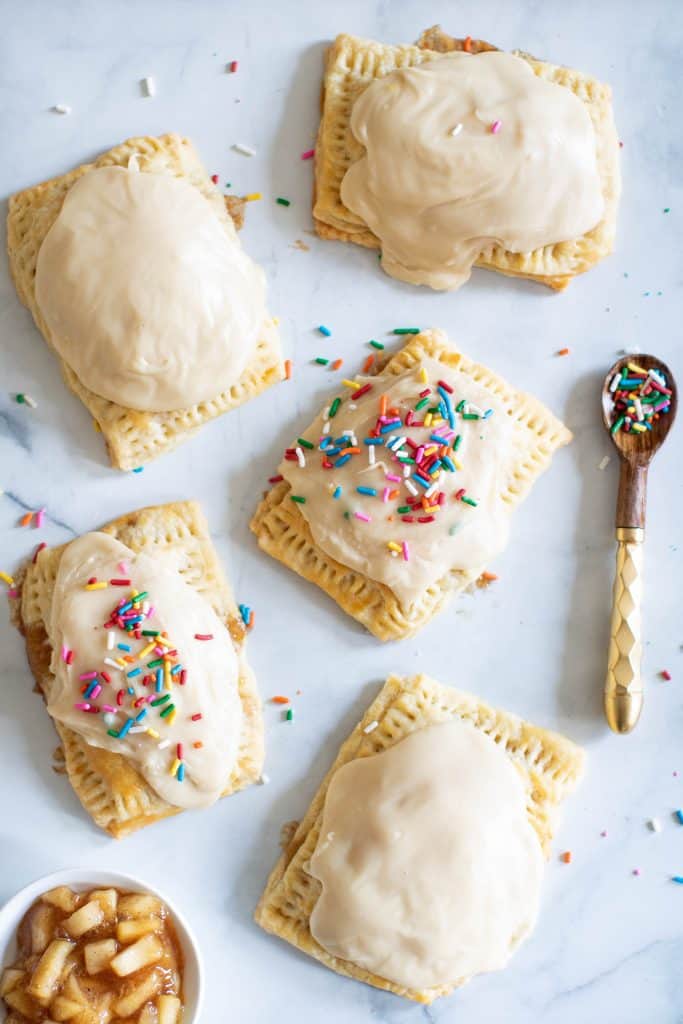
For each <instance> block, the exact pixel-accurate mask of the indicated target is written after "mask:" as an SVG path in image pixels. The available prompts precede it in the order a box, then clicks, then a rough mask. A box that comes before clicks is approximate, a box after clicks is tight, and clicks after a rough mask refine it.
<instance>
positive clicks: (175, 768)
mask: <svg viewBox="0 0 683 1024" xmlns="http://www.w3.org/2000/svg"><path fill="white" fill-rule="evenodd" d="M179 768H180V761H179V760H178V758H177V757H176V759H175V761H174V762H173V764H172V765H171V770H170V771H169V773H168V774H169V775H175V773H176V772H177V771H178V769H179Z"/></svg>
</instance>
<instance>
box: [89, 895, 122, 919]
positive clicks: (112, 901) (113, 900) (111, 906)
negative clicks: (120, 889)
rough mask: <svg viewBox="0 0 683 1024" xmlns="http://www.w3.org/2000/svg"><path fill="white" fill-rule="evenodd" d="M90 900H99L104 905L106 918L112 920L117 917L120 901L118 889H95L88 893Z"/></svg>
mask: <svg viewBox="0 0 683 1024" xmlns="http://www.w3.org/2000/svg"><path fill="white" fill-rule="evenodd" d="M88 899H89V900H97V902H98V903H99V905H100V906H101V907H102V912H103V913H104V917H105V920H107V921H112V920H113V919H114V918H115V917H116V908H117V905H118V901H119V894H118V893H117V891H116V889H93V891H92V892H91V893H89V894H88Z"/></svg>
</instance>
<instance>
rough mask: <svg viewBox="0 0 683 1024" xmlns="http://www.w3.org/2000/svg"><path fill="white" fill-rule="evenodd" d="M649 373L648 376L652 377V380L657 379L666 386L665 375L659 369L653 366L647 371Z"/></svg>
mask: <svg viewBox="0 0 683 1024" xmlns="http://www.w3.org/2000/svg"><path fill="white" fill-rule="evenodd" d="M647 375H648V377H651V378H652V380H656V381H657V382H658V383H659V384H663V385H664V387H666V381H665V380H664V377H663V375H662V374H661V373H660V372H659V370H655V368H654V367H652V369H651V370H648V371H647Z"/></svg>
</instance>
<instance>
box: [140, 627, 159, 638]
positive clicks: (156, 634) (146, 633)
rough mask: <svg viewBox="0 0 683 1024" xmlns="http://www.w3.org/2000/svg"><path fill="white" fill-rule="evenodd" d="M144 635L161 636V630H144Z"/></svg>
mask: <svg viewBox="0 0 683 1024" xmlns="http://www.w3.org/2000/svg"><path fill="white" fill-rule="evenodd" d="M142 635H143V636H159V630H158V629H143V631H142Z"/></svg>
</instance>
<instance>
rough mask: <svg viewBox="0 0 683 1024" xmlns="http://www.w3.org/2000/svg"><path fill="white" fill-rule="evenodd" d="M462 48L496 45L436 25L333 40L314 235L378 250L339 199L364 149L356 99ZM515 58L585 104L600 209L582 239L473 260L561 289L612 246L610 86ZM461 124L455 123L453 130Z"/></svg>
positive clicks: (616, 179) (616, 181)
mask: <svg viewBox="0 0 683 1024" xmlns="http://www.w3.org/2000/svg"><path fill="white" fill-rule="evenodd" d="M463 50H467V51H468V52H471V53H474V54H478V53H482V52H488V51H493V50H495V47H492V46H491V45H490V44H489V43H485V42H482V41H480V40H470V39H469V38H468V40H462V39H456V38H453V37H451V36H448V35H447V34H445V33H444V32H442V31H441V30H440V29H439V28H438V27H435V28H432V29H429V30H427V31H426V32H424V33H423V35H422V36H421V38H420V40H419V41H418V43H417V45H415V46H410V45H401V46H390V45H385V44H382V43H377V42H372V41H370V40H366V39H359V38H356V37H355V36H350V35H340V36H338V37H337V39H336V40H335V42H334V44H333V45H332V46H331V47H330V48H329V50H328V53H327V58H326V64H325V74H324V82H323V102H322V117H321V121H320V128H319V131H318V140H317V144H316V153H315V195H314V204H313V215H314V220H315V226H316V230H317V232H318V234H319V235H320V237H322V238H328V239H333V240H338V241H345V242H355V243H356V244H357V245H363V246H366V247H369V248H373V249H378V248H380V247H381V246H380V240H379V239H378V237H377V236H376V234H374V233H373V232H372V230H371V229H370V228H369V226H368V224H367V223H366V222H364V220H363V218H362V217H361V216H359V215H358V214H357V213H353V212H352V211H351V210H350V209H348V207H347V206H346V205H345V204H344V202H343V201H342V198H341V188H342V181H343V179H344V177H345V175H346V172H347V171H348V170H349V168H350V167H351V166H352V165H354V164H356V163H357V162H358V161H359V160H360V159H361V158H362V157H363V154H364V152H365V149H364V146H363V145H362V144H361V143H360V142H359V141H358V140H357V139H356V138H355V137H354V135H353V133H352V131H351V127H350V122H351V113H352V109H353V107H354V104H355V102H356V100H357V99H358V98H359V97H360V96H361V95H362V94H363V93H364V92H365V90H366V89H367V88H368V86H369V85H371V84H372V83H374V82H377V81H378V80H379V79H382V78H383V77H384V76H385V75H388V74H389V73H390V72H392V71H395V70H397V69H406V68H412V67H417V66H419V65H421V64H423V63H425V62H427V61H438V60H440V59H441V57H442V56H444V55H447V54H453V53H457V52H460V51H463ZM515 55H516V56H517V57H520V58H522V59H523V60H524V61H525V62H526V63H527V64H528V65H529V67H530V68H531V69H532V71H533V72H534V74H535V75H537V76H538V77H539V78H541V79H544V80H545V81H547V82H552V83H556V84H557V85H560V86H563V87H564V88H566V89H568V90H571V92H572V93H573V94H574V95H575V96H576V97H578V98H579V99H580V100H581V102H582V103H583V104H585V108H586V110H587V112H588V114H589V116H590V121H591V122H592V126H593V129H594V133H595V142H596V156H595V160H596V164H597V171H598V173H599V177H600V182H601V187H602V197H603V200H604V209H603V214H602V218H601V219H600V222H599V223H597V224H596V225H595V226H594V227H593V228H592V229H591V230H587V231H585V233H584V234H583V235H582V236H581V237H577V238H574V239H571V240H565V241H560V242H557V243H555V244H547V245H543V246H542V247H541V248H537V249H535V250H534V251H531V252H511V251H506V250H505V249H504V248H503V247H502V246H501V245H496V246H494V247H493V248H492V249H491V250H490V251H488V250H487V252H486V253H484V254H482V255H480V256H479V258H478V259H477V260H476V261H475V264H474V265H475V266H481V267H486V268H488V269H490V270H497V271H498V272H499V273H502V274H507V275H510V276H513V277H525V278H529V279H530V280H534V281H538V282H540V283H542V284H545V285H548V286H549V287H551V288H553V289H555V290H562V289H564V288H566V287H567V285H568V284H569V282H570V281H571V280H572V278H573V277H575V276H577V275H578V274H581V273H583V272H584V271H586V270H588V269H590V268H591V267H592V266H594V265H595V264H596V263H598V262H599V261H600V260H602V259H603V258H604V257H605V256H607V255H608V254H609V253H610V252H611V250H612V247H613V242H614V235H615V228H616V213H617V203H618V198H619V192H620V174H619V162H618V141H617V136H616V130H615V127H614V120H613V113H612V102H611V91H610V88H609V86H607V85H605V84H603V83H601V82H598V81H597V80H596V79H594V78H592V77H590V76H589V75H586V74H584V73H583V72H580V71H576V70H573V69H570V68H564V67H561V66H557V65H554V64H549V63H546V62H543V61H539V60H536V59H535V58H533V57H530V56H529V55H528V54H525V53H522V52H519V51H515ZM461 127H462V126H461V125H460V126H456V128H455V129H454V132H453V134H455V132H456V131H457V129H458V128H461ZM504 130H505V126H504V125H503V131H504ZM462 137H464V136H462ZM500 137H501V138H502V135H501V136H500ZM434 286H435V287H437V286H438V287H448V286H449V285H434ZM451 286H452V285H451Z"/></svg>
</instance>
